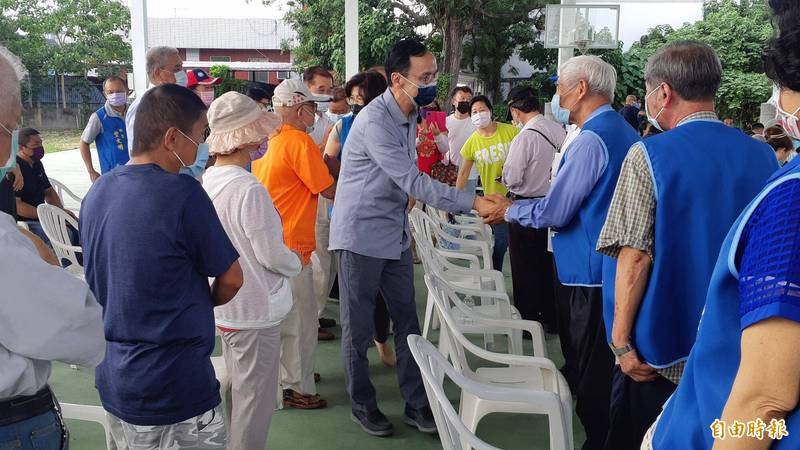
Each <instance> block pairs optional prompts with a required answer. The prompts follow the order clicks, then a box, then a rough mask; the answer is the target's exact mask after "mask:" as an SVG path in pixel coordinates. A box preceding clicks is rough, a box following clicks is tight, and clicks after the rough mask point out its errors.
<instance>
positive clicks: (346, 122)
mask: <svg viewBox="0 0 800 450" xmlns="http://www.w3.org/2000/svg"><path fill="white" fill-rule="evenodd" d="M355 119H356V116H354V115H352V114H349V115H346V116H344V117H342V131H340V132H339V154H338V155H337V156H336V159H338V160H339V162H341V161H342V155H343V154H344V143H345V142H347V135H349V134H350V129H351V128H353V122H354V121H355ZM332 215H333V205H331V206H329V207H328V216H332Z"/></svg>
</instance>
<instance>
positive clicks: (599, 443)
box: [484, 56, 639, 450]
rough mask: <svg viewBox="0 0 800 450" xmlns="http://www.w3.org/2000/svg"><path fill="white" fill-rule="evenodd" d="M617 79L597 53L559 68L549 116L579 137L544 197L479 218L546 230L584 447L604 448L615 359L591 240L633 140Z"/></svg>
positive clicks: (598, 258) (508, 205)
mask: <svg viewBox="0 0 800 450" xmlns="http://www.w3.org/2000/svg"><path fill="white" fill-rule="evenodd" d="M616 83H617V74H616V71H615V70H614V68H613V67H612V66H611V65H610V64H608V63H606V62H604V61H603V60H601V59H600V58H598V57H597V56H578V57H575V58H572V59H570V60H569V61H567V62H566V63H565V64H564V65H563V66H562V67H561V69H560V71H559V78H558V87H557V88H556V95H555V96H553V101H552V112H553V116H554V117H555V119H556V120H557V121H559V122H561V123H562V124H567V123H570V124H576V125H578V126H579V127H581V133H580V134H579V135H578V136H577V137H576V138H575V140H573V141H572V142H571V143H570V144H569V146H568V147H567V149H566V150H565V154H564V157H563V158H562V161H561V168H560V169H559V171H558V177H556V179H555V181H554V182H553V184H552V186H551V187H550V191H549V192H548V193H547V196H546V197H544V198H540V199H532V200H520V201H516V202H514V203H513V204H512V203H511V202H509V201H506V203H504V204H500V205H498V206H497V207H495V208H494V210H493V211H492V213H491V214H489V215H488V216H485V219H484V220H486V221H487V222H497V221H501V220H503V218H505V220H506V221H507V222H510V223H519V224H521V225H524V226H526V227H530V228H547V227H552V228H554V229H555V230H556V232H557V233H556V234H555V236H554V237H553V250H554V255H555V259H556V266H557V269H558V276H559V279H560V280H561V282H562V283H563V284H565V285H567V286H571V287H572V294H571V296H570V300H569V301H570V324H569V328H570V334H571V337H572V339H571V341H572V344H573V345H574V346H575V349H576V353H577V355H576V356H577V359H578V362H577V365H578V372H579V373H578V374H577V383H576V385H577V389H576V392H575V394H576V396H577V407H576V412H577V414H578V417H579V418H580V420H581V423H583V427H584V429H585V430H586V443H585V444H584V445H583V448H584V449H586V450H588V449H599V448H602V447H603V443H604V441H605V437H606V434H607V430H608V419H609V417H608V407H609V401H610V395H611V375H612V370H613V367H614V358H613V356H612V354H611V351H610V350H609V348H608V346H607V345H606V341H605V328H604V327H603V298H602V271H601V266H602V256H601V255H600V254H599V253H597V252H596V251H595V245H596V243H597V238H598V236H599V235H600V229H601V228H602V226H603V221H604V220H605V217H606V211H608V206H609V204H610V203H611V196H612V194H613V192H614V186H615V185H616V182H617V177H618V175H619V170H620V167H621V166H622V161H623V159H625V154H626V153H627V151H628V149H629V148H630V146H631V145H632V144H633V143H634V142H636V141H637V140H638V139H639V135H638V134H636V131H634V130H633V128H631V126H630V125H629V124H628V123H627V122H625V119H623V118H622V116H621V115H619V114H618V113H617V112H616V111H614V109H612V108H611V105H610V103H611V102H612V101H613V99H614V89H615V86H616Z"/></svg>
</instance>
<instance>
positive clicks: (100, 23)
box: [0, 0, 131, 76]
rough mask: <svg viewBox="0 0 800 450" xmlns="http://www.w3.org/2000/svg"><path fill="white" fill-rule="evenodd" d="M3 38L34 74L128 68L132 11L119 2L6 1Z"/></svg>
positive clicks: (0, 6) (0, 3)
mask: <svg viewBox="0 0 800 450" xmlns="http://www.w3.org/2000/svg"><path fill="white" fill-rule="evenodd" d="M0 10H2V19H0V36H1V37H2V42H3V43H4V44H5V45H7V46H8V48H9V49H10V50H11V51H12V52H14V53H15V54H17V55H18V56H19V57H20V58H21V59H22V62H23V63H24V64H25V66H26V67H27V68H28V71H29V72H30V73H31V74H32V75H35V76H36V75H38V76H43V75H46V74H47V73H48V71H50V70H53V71H56V72H58V73H62V74H63V73H70V74H76V75H85V74H86V72H88V71H89V70H91V69H96V68H98V67H102V66H107V65H127V64H130V60H131V46H130V44H129V43H128V42H126V36H127V34H128V31H129V30H130V13H129V11H128V8H127V7H126V6H125V5H123V4H122V3H120V2H118V1H116V0H53V1H50V2H38V1H31V0H0Z"/></svg>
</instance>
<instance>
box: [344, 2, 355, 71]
mask: <svg viewBox="0 0 800 450" xmlns="http://www.w3.org/2000/svg"><path fill="white" fill-rule="evenodd" d="M358 52H359V50H358V0H345V2H344V55H345V56H344V58H345V76H346V77H347V79H350V77H352V76H353V75H355V74H356V73H358V69H359V67H358V64H359V62H358V56H359V55H358Z"/></svg>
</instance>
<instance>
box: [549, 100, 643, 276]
mask: <svg viewBox="0 0 800 450" xmlns="http://www.w3.org/2000/svg"><path fill="white" fill-rule="evenodd" d="M581 133H593V134H595V135H597V136H598V137H599V138H600V141H601V142H602V143H603V147H604V148H603V149H604V150H605V152H606V155H607V156H608V163H607V164H606V167H605V169H603V174H602V175H601V176H600V179H599V180H598V181H597V183H596V184H595V186H594V189H593V190H592V193H591V194H590V195H589V197H588V198H587V199H586V200H584V201H583V204H582V205H581V208H580V210H579V211H578V214H576V215H575V217H574V218H573V219H572V221H571V222H570V223H569V224H568V225H567V226H565V227H563V228H559V229H558V230H556V231H557V233H556V234H555V235H554V236H553V255H554V256H555V259H556V267H557V268H558V278H559V280H561V283H562V284H565V285H568V286H600V285H601V282H602V263H603V258H602V256H601V255H600V253H597V251H595V247H596V245H597V238H598V237H600V230H601V229H602V228H603V224H604V223H605V221H606V213H608V207H609V205H610V204H611V197H612V196H613V195H614V188H615V187H616V184H617V177H619V170H620V167H622V161H623V160H624V159H625V155H627V153H628V149H630V147H631V145H633V143H634V142H636V141H638V140H639V135H638V134H636V131H634V129H633V128H631V126H630V124H628V122H626V121H625V119H624V118H623V117H622V116H621V115H619V114H618V113H617V112H616V111H606V112H604V113H600V114H599V115H597V116H596V117H594V118H592V120H590V121H588V122H586V123H585V124H584V127H583V129H582V130H581ZM570 156H571V155H570V152H569V150H567V152H566V153H565V155H564V158H562V160H561V166H563V165H564V163H565V162H566V161H567V160H568V159H569V158H570Z"/></svg>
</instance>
